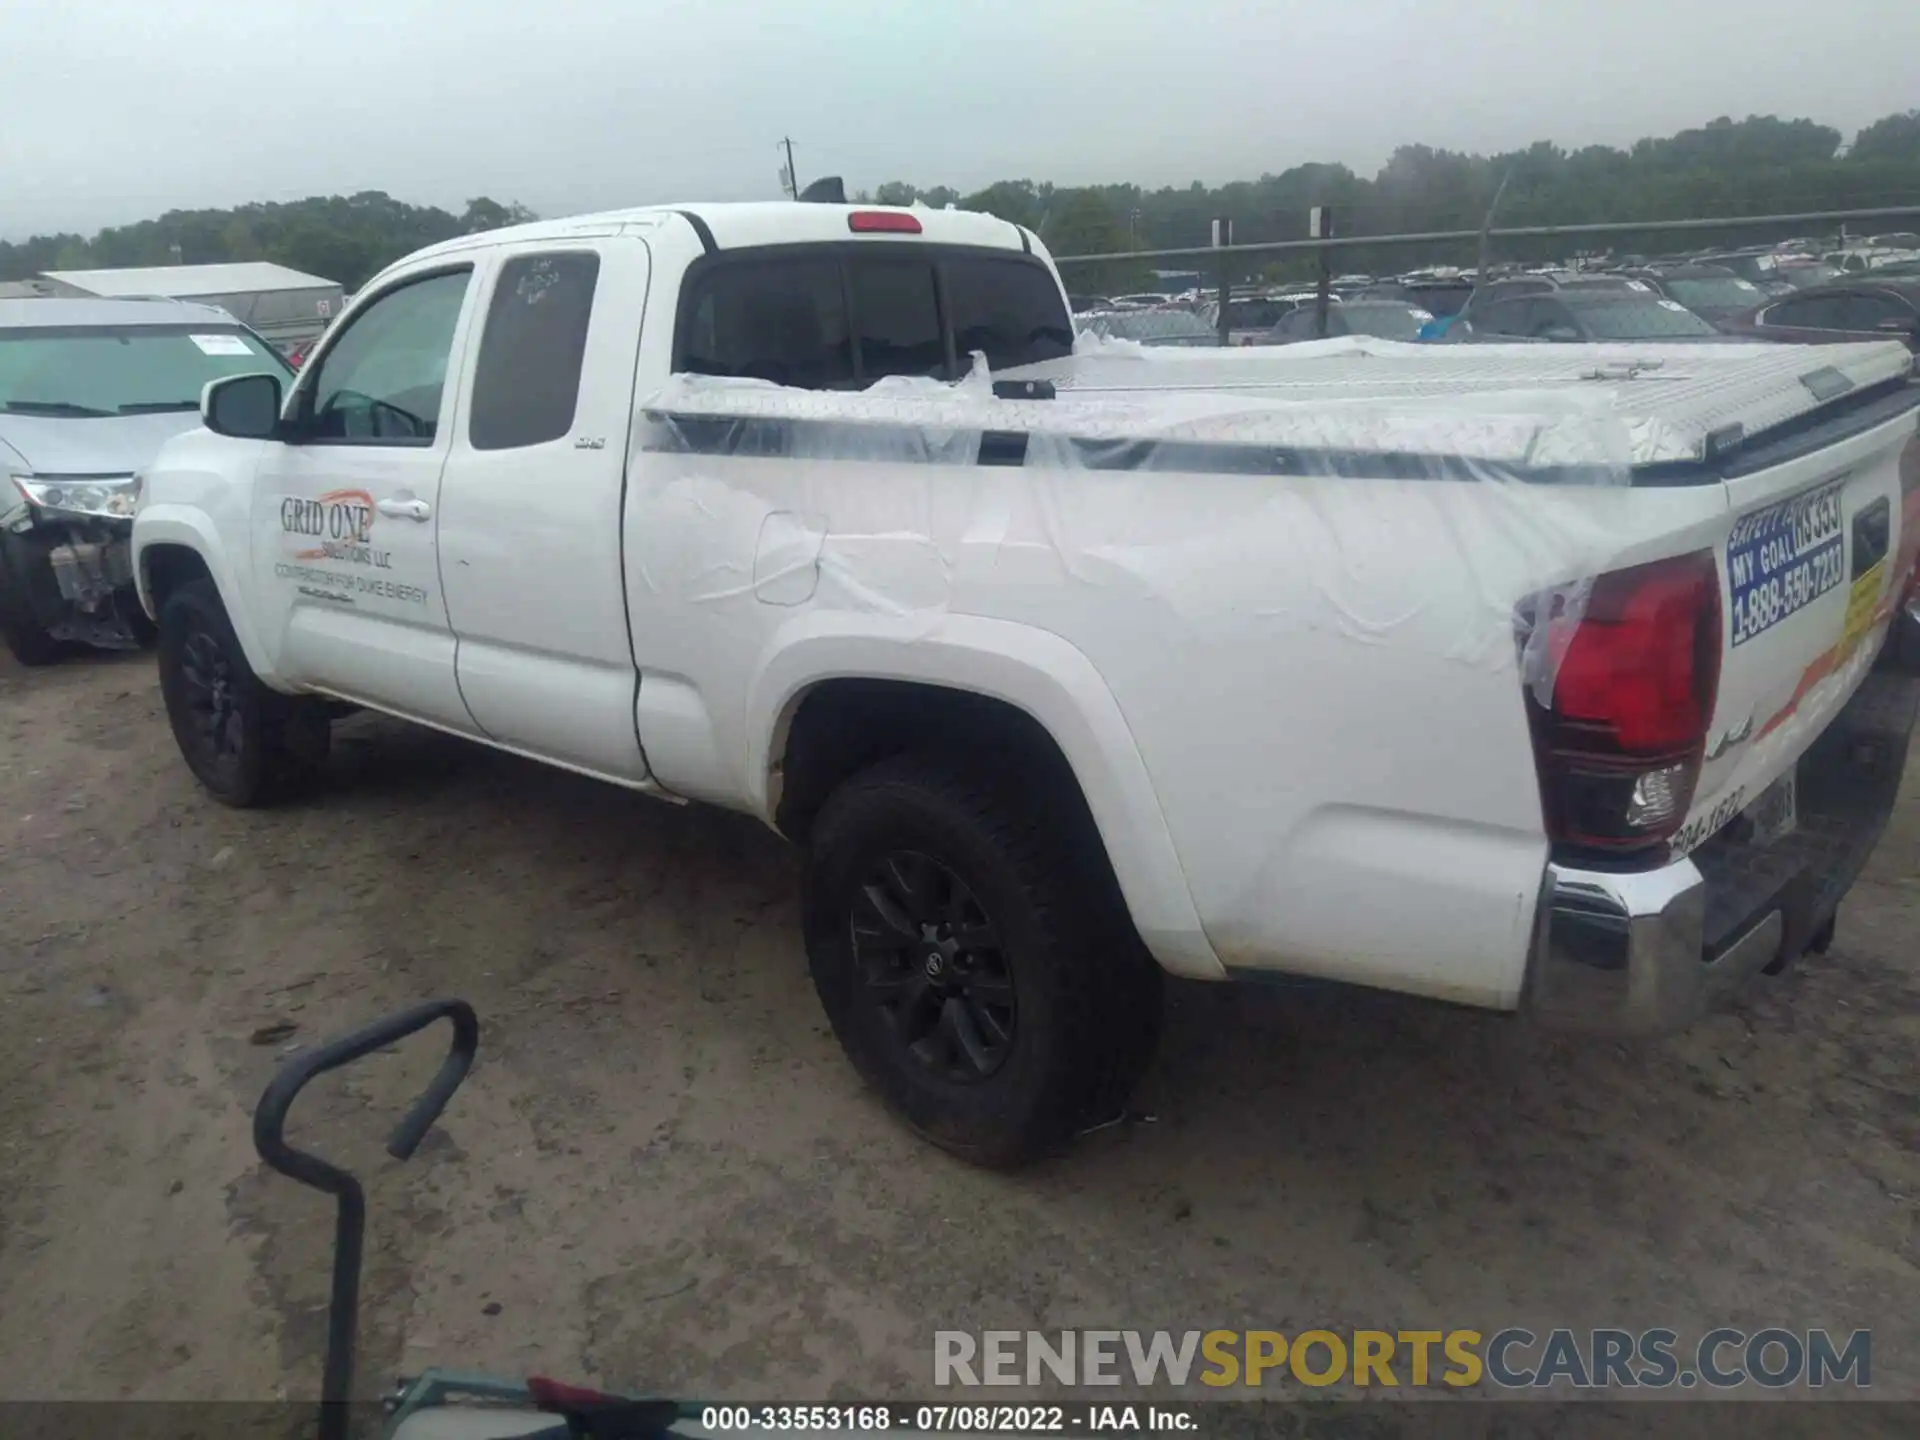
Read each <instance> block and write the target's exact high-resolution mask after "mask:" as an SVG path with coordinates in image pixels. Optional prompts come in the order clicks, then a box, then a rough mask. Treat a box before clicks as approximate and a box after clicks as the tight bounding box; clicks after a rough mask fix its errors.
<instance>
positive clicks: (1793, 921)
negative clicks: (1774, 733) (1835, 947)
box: [1523, 646, 1920, 1034]
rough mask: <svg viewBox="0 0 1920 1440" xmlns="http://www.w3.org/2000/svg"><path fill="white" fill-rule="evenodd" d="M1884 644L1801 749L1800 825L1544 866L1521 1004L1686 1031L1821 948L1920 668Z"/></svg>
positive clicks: (1609, 1025)
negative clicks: (1757, 836)
mask: <svg viewBox="0 0 1920 1440" xmlns="http://www.w3.org/2000/svg"><path fill="white" fill-rule="evenodd" d="M1907 662H1908V657H1906V656H1904V655H1902V656H1896V654H1895V652H1894V651H1893V649H1892V647H1891V646H1890V647H1889V650H1888V652H1887V653H1886V654H1885V656H1884V657H1883V663H1882V664H1881V665H1880V666H1879V667H1878V668H1877V669H1875V670H1874V671H1872V672H1871V673H1870V674H1869V675H1868V676H1867V678H1866V680H1865V681H1863V682H1862V683H1861V686H1860V689H1859V690H1858V691H1857V692H1856V693H1855V695H1854V697H1853V699H1852V700H1851V701H1849V702H1848V704H1847V707H1846V709H1844V710H1843V711H1841V713H1840V714H1839V715H1838V716H1836V717H1835V719H1834V722H1833V724H1832V725H1830V726H1829V727H1828V728H1827V730H1826V732H1825V733H1824V734H1822V735H1821V736H1820V738H1819V739H1817V740H1816V741H1814V743H1813V745H1812V746H1811V747H1809V749H1808V750H1807V753H1806V754H1805V755H1804V756H1803V757H1802V758H1801V761H1800V770H1799V797H1800V825H1799V828H1798V829H1797V830H1796V831H1795V832H1794V833H1793V834H1790V835H1787V836H1785V837H1783V838H1782V839H1780V840H1777V841H1775V842H1773V843H1772V844H1770V845H1765V846H1762V845H1756V844H1754V843H1752V842H1751V841H1750V840H1749V839H1748V838H1746V837H1745V836H1744V835H1743V834H1742V833H1741V832H1740V831H1738V830H1737V829H1734V828H1729V830H1726V831H1723V832H1721V834H1720V835H1718V836H1716V837H1714V838H1713V839H1712V840H1709V841H1708V842H1707V843H1706V844H1704V845H1702V846H1701V847H1700V848H1699V849H1698V850H1696V851H1694V852H1693V853H1692V854H1691V855H1689V856H1687V857H1686V858H1684V859H1681V860H1676V861H1674V862H1672V863H1671V864H1668V865H1664V866H1661V867H1660V868H1659V869H1656V870H1644V871H1636V872H1631V873H1620V874H1614V873H1610V872H1605V871H1592V870H1582V869H1576V868H1572V867H1568V866H1562V865H1557V864H1555V865H1549V866H1548V867H1547V872H1548V873H1547V885H1548V894H1547V898H1546V900H1545V903H1544V913H1543V915H1542V923H1541V927H1540V937H1539V940H1538V941H1537V943H1536V946H1535V951H1534V956H1533V963H1532V970H1531V973H1530V975H1529V977H1528V984H1527V993H1526V997H1525V1000H1524V1001H1523V1006H1524V1008H1525V1009H1526V1010H1527V1011H1528V1013H1530V1014H1531V1015H1532V1016H1533V1017H1534V1018H1536V1019H1538V1020H1540V1021H1542V1022H1544V1023H1547V1024H1550V1025H1553V1026H1555V1027H1557V1028H1566V1029H1578V1030H1587V1031H1600V1032H1603V1033H1610V1034H1657V1033H1662V1032H1667V1031H1673V1030H1678V1029H1682V1028H1684V1027H1685V1026H1687V1025H1688V1024H1690V1023H1692V1022H1693V1021H1694V1020H1696V1019H1698V1018H1699V1017H1700V1016H1701V1015H1702V1014H1704V1013H1706V1012H1707V1011H1708V1010H1711V1009H1712V1008H1714V1007H1715V1006H1716V1005H1717V1004H1719V1003H1720V1002H1721V1001H1723V1000H1724V999H1725V998H1727V997H1728V996H1729V995H1731V994H1733V993H1734V992H1737V991H1738V990H1740V989H1741V988H1742V987H1743V986H1744V985H1745V984H1746V983H1747V982H1749V981H1751V980H1752V979H1753V977H1754V976H1756V975H1758V974H1759V973H1761V972H1763V971H1771V970H1775V969H1778V968H1779V967H1781V966H1783V965H1785V964H1786V963H1787V962H1789V961H1791V960H1793V959H1795V958H1797V957H1798V956H1800V955H1802V954H1805V953H1806V952H1808V951H1824V950H1825V949H1826V947H1827V943H1828V941H1829V940H1830V939H1831V938H1832V935H1833V922H1834V916H1835V913H1836V912H1837V911H1838V909H1839V906H1840V902H1841V900H1842V899H1843V898H1844V897H1845V895H1846V893H1847V891H1848V890H1850V889H1851V888H1852V886H1853V883H1854V881H1855V879H1857V878H1858V876H1859V874H1860V871H1861V868H1862V867H1863V866H1864V865H1865V864H1866V862H1867V859H1868V857H1869V856H1870V855H1871V854H1872V853H1873V848H1874V846H1875V845H1876V844H1877V843H1879V839H1880V835H1881V832H1882V831H1883V830H1885V828H1886V825H1887V820H1888V818H1889V817H1890V816H1891V814H1892V813H1893V806H1894V801H1895V799H1896V797H1897V796H1898V794H1899V790H1900V778H1901V774H1902V772H1903V770H1904V769H1905V767H1906V759H1907V750H1908V746H1909V742H1910V737H1911V734H1912V730H1913V724H1914V718H1915V714H1916V712H1920V678H1916V677H1915V673H1914V668H1913V666H1911V665H1910V664H1909V663H1907Z"/></svg>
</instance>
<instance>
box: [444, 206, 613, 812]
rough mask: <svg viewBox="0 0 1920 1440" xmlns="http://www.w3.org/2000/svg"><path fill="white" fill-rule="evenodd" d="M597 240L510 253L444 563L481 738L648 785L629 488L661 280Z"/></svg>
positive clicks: (472, 388)
mask: <svg viewBox="0 0 1920 1440" xmlns="http://www.w3.org/2000/svg"><path fill="white" fill-rule="evenodd" d="M650 260H651V257H650V254H649V252H648V249H647V246H646V242H645V241H644V240H641V239H639V238H638V237H635V236H623V235H618V234H603V235H599V236H591V237H588V236H569V237H567V238H566V239H564V240H555V241H549V242H545V243H541V244H527V245H521V246H518V247H515V248H513V249H509V250H505V251H502V252H501V259H500V263H499V264H498V266H497V267H496V268H495V269H494V271H493V273H492V275H491V277H490V279H489V281H488V282H486V284H485V285H484V286H483V289H484V291H485V294H484V296H483V299H482V305H481V311H482V314H483V317H484V318H483V319H482V320H481V322H480V323H479V324H478V325H477V326H476V337H475V342H474V343H475V344H476V345H477V346H478V351H477V353H476V355H475V358H474V362H473V364H471V365H469V366H467V367H466V373H465V375H464V376H463V380H462V386H463V393H462V395H461V397H460V403H459V406H458V410H459V413H460V416H461V421H460V424H459V425H458V426H457V428H456V432H455V433H454V434H453V435H452V436H451V437H450V438H451V447H452V448H451V450H450V451H449V453H448V458H447V471H446V478H445V482H444V484H443V486H442V492H441V493H442V503H441V513H440V570H441V575H442V577H443V581H444V583H445V586H446V593H447V610H448V615H449V617H450V619H451V621H452V625H453V629H454V632H455V634H456V635H457V636H458V640H459V658H458V670H459V679H460V689H461V692H462V693H463V695H464V696H465V698H466V703H467V706H468V708H469V710H470V711H471V712H472V715H473V718H474V720H475V721H476V722H477V723H478V724H479V726H480V728H481V730H482V731H483V732H484V733H485V734H486V735H487V736H488V737H490V738H491V739H493V740H496V741H498V742H500V743H501V744H504V745H509V746H513V747H516V748H521V749H526V750H530V751H533V752H536V753H538V754H539V755H541V756H543V757H546V758H549V759H553V760H558V761H561V762H563V763H566V764H569V765H575V766H578V767H580V768H581V769H584V770H587V771H590V772H592V773H594V774H596V775H600V776H603V777H606V778H608V779H613V780H619V781H624V782H626V783H628V784H634V785H644V784H645V783H646V781H647V778H648V776H647V765H646V760H645V757H644V756H643V755H642V753H641V749H640V741H639V735H638V732H637V729H636V726H635V722H634V697H635V691H636V687H637V686H638V683H639V674H638V672H637V671H636V670H635V668H634V663H633V651H632V646H631V643H630V641H629V638H628V633H627V599H626V591H625V587H624V582H623V578H622V570H621V563H620V534H621V516H620V506H621V487H622V482H623V479H624V476H625V473H626V458H627V429H628V424H629V421H630V419H631V416H632V409H633V386H634V367H635V364H636V363H637V358H638V353H639V347H640V323H641V318H642V314H643V311H644V310H645V307H646V298H647V282H648V277H649V273H650V269H651V264H650Z"/></svg>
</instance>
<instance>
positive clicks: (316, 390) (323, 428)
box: [299, 268, 473, 446]
mask: <svg viewBox="0 0 1920 1440" xmlns="http://www.w3.org/2000/svg"><path fill="white" fill-rule="evenodd" d="M472 273H473V272H472V271H471V270H470V269H467V268H462V269H459V270H449V271H443V272H441V273H440V274H437V275H428V276H425V277H423V278H421V279H419V280H410V281H406V282H404V283H402V284H401V285H399V286H397V287H396V288H394V289H392V290H389V291H388V292H387V293H386V294H384V295H382V296H381V297H380V298H379V299H377V300H375V301H374V302H373V304H372V305H370V306H368V307H367V308H366V309H365V310H362V311H361V312H360V313H359V314H358V315H357V316H355V317H354V320H353V323H352V324H351V325H349V326H348V327H347V329H346V330H344V331H343V332H341V335H340V337H339V339H337V340H336V341H335V342H334V343H333V344H332V345H331V346H329V347H328V349H327V353H326V354H325V355H323V356H322V357H321V358H320V361H319V363H318V364H317V365H315V366H314V368H313V369H312V371H310V372H309V374H308V375H307V376H306V377H303V378H304V379H305V383H304V384H303V385H302V387H301V399H300V402H299V419H300V426H301V430H302V432H303V438H304V439H306V440H308V441H313V442H318V443H322V444H324V443H327V442H329V441H331V442H333V443H336V444H349V445H417V446H427V445H431V444H432V443H433V437H434V434H435V432H436V431H437V429H438V427H439V423H440V402H441V398H442V395H443V393H444V391H445V390H446V383H447V360H448V357H449V356H450V355H451V354H452V353H453V335H454V329H455V327H456V326H457V325H458V323H459V320H460V307H461V305H462V303H463V302H464V301H465V299H466V294H467V282H468V281H469V279H471V278H472Z"/></svg>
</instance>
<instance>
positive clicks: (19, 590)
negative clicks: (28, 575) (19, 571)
mask: <svg viewBox="0 0 1920 1440" xmlns="http://www.w3.org/2000/svg"><path fill="white" fill-rule="evenodd" d="M0 638H3V639H5V640H6V642H7V649H8V650H9V651H10V652H12V655H13V658H14V659H16V660H18V661H19V662H20V663H21V664H22V665H51V664H53V662H54V661H56V660H58V659H59V658H60V657H61V656H62V655H64V654H65V653H66V649H67V647H66V646H65V645H64V644H63V643H62V642H60V641H59V640H56V639H55V638H54V637H53V636H52V635H51V634H49V633H48V632H47V628H46V627H45V626H44V625H42V624H41V623H40V621H39V620H38V618H36V617H35V615H34V613H33V603H32V601H31V600H30V599H29V597H28V594H27V587H26V584H25V582H24V581H23V580H22V579H21V577H20V576H18V575H16V574H15V573H14V569H13V565H12V563H11V562H10V561H9V560H8V558H7V556H6V555H5V554H4V553H0Z"/></svg>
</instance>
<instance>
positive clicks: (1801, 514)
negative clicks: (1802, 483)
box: [1727, 481, 1846, 647]
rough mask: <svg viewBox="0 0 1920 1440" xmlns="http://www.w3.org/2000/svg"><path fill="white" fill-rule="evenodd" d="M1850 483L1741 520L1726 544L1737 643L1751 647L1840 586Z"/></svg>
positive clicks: (1761, 511)
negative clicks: (1844, 498)
mask: <svg viewBox="0 0 1920 1440" xmlns="http://www.w3.org/2000/svg"><path fill="white" fill-rule="evenodd" d="M1845 483H1846V482H1845V481H1838V482H1836V483H1834V484H1832V485H1828V486H1825V487H1823V488H1822V489H1819V490H1815V491H1813V492H1812V493H1811V494H1807V495H1801V496H1798V497H1796V498H1795V499H1792V500H1783V501H1781V502H1780V503H1779V504H1778V505H1769V506H1768V507H1767V508H1766V509H1764V510H1757V511H1755V512H1754V513H1753V514H1751V515H1747V516H1744V517H1742V518H1741V519H1740V520H1739V521H1737V522H1736V523H1735V524H1734V527H1733V534H1732V535H1731V536H1729V537H1728V540H1727V580H1728V588H1729V589H1730V590H1731V591H1732V594H1733V644H1734V645H1735V646H1736V647H1738V646H1740V645H1744V644H1746V642H1747V641H1749V640H1751V639H1753V637H1754V636H1756V635H1759V634H1762V633H1764V632H1765V631H1767V630H1770V629H1772V628H1773V627H1774V626H1775V625H1778V624H1779V623H1780V622H1781V621H1782V620H1785V619H1786V618H1787V617H1788V616H1789V615H1792V614H1794V613H1795V612H1797V611H1799V610H1803V609H1805V608H1806V607H1807V606H1808V605H1811V604H1812V603H1813V602H1814V601H1815V600H1818V599H1819V598H1820V597H1821V596H1822V595H1824V594H1826V593H1827V592H1828V591H1829V590H1832V589H1834V588H1835V587H1837V586H1838V585H1839V584H1840V582H1841V579H1842V578H1843V575H1844V572H1845V569H1846V553H1845V552H1846V540H1845V538H1844V537H1843V536H1842V534H1841V533H1840V508H1841V507H1840V492H1841V490H1842V489H1843V488H1844V487H1845Z"/></svg>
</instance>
